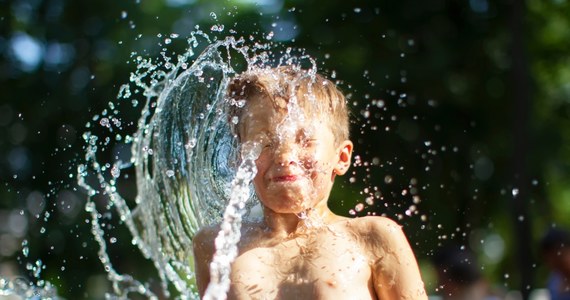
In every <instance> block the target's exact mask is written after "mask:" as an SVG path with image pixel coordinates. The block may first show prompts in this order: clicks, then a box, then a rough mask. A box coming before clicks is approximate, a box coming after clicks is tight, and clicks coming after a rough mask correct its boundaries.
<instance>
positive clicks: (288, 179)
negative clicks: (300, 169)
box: [271, 174, 300, 182]
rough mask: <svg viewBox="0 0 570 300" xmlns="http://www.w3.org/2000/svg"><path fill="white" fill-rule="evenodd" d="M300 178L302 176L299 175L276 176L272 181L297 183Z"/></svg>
mask: <svg viewBox="0 0 570 300" xmlns="http://www.w3.org/2000/svg"><path fill="white" fill-rule="evenodd" d="M299 178H300V176H298V175H293V174H291V175H280V176H275V177H273V178H271V181H274V182H292V181H296V180H298V179H299Z"/></svg>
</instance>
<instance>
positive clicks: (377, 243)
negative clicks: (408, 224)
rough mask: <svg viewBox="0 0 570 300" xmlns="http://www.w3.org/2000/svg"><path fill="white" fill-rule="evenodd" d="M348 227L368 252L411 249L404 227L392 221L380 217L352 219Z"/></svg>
mask: <svg viewBox="0 0 570 300" xmlns="http://www.w3.org/2000/svg"><path fill="white" fill-rule="evenodd" d="M346 226H347V228H349V230H350V231H352V233H353V234H354V235H355V236H356V237H357V239H358V240H360V241H362V242H363V243H364V244H365V245H366V248H368V250H372V251H374V252H376V253H379V252H383V251H386V250H388V249H391V250H394V249H398V248H400V247H409V246H408V245H409V244H408V240H407V238H406V236H405V235H404V232H403V231H402V227H401V226H400V225H399V224H398V223H396V222H395V221H394V220H392V219H389V218H386V217H379V216H367V217H360V218H355V219H350V220H349V221H347V224H346Z"/></svg>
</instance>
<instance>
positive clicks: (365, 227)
mask: <svg viewBox="0 0 570 300" xmlns="http://www.w3.org/2000/svg"><path fill="white" fill-rule="evenodd" d="M347 222H348V224H347V226H348V227H352V228H354V229H355V230H358V231H359V233H370V234H380V235H386V234H393V233H394V231H401V230H402V227H401V226H400V225H399V224H398V223H396V222H395V221H394V220H392V219H390V218H386V217H378V216H366V217H360V218H354V219H348V221H347Z"/></svg>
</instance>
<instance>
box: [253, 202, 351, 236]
mask: <svg viewBox="0 0 570 300" xmlns="http://www.w3.org/2000/svg"><path fill="white" fill-rule="evenodd" d="M263 214H264V221H265V224H266V226H267V229H268V230H269V232H270V234H271V235H272V236H274V237H282V238H287V237H294V236H295V235H296V234H301V233H306V232H307V230H311V229H316V228H320V227H322V226H324V225H327V224H330V223H331V222H334V221H336V220H338V219H340V218H341V217H339V216H337V215H335V214H334V213H333V212H332V211H331V210H330V209H329V208H328V206H327V202H326V201H321V202H319V203H318V204H317V205H316V206H315V207H313V208H309V209H307V210H305V211H302V212H300V213H299V214H290V213H288V214H281V213H276V212H275V211H273V210H271V209H268V208H266V207H264V208H263Z"/></svg>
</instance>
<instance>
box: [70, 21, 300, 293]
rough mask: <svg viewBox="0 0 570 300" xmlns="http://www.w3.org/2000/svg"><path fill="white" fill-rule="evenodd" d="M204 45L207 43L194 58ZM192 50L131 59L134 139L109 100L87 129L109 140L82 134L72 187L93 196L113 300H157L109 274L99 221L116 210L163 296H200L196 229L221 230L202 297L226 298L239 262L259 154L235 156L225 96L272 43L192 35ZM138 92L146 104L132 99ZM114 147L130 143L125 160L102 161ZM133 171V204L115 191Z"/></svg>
mask: <svg viewBox="0 0 570 300" xmlns="http://www.w3.org/2000/svg"><path fill="white" fill-rule="evenodd" d="M201 42H202V44H203V43H204V42H205V43H206V44H208V46H207V47H206V48H205V49H204V50H203V51H202V52H201V54H200V55H198V56H197V57H194V52H195V51H196V50H197V49H199V48H200V47H201V46H202V44H201ZM188 45H189V48H188V50H187V52H186V53H185V54H183V55H178V57H177V62H173V61H172V59H171V58H170V57H169V56H167V55H166V54H164V53H165V52H166V51H163V52H162V53H163V57H162V60H163V61H162V62H161V63H159V62H153V61H152V60H151V59H144V58H142V57H136V58H135V60H136V62H137V64H138V67H137V70H136V71H135V72H133V73H132V74H131V78H130V80H131V82H130V83H129V84H126V85H123V86H122V87H121V88H120V91H119V95H118V99H119V101H123V102H126V103H132V105H133V106H135V107H136V106H137V105H138V104H139V103H144V106H143V108H142V112H141V116H140V118H139V120H138V122H137V124H136V127H137V131H136V133H134V134H133V135H132V136H129V135H125V136H122V135H120V134H116V132H122V131H124V130H123V127H122V125H124V124H125V123H128V122H124V121H123V122H121V121H122V120H121V118H120V117H119V116H118V114H119V111H118V109H117V108H116V107H117V106H118V105H113V104H112V103H110V105H109V110H105V111H104V112H103V113H102V114H101V116H96V117H95V118H94V119H93V122H94V124H95V126H100V127H102V129H103V130H106V131H108V133H107V134H109V135H110V136H111V137H114V140H115V141H113V139H111V138H110V137H100V134H99V135H98V134H96V132H95V131H96V130H95V128H93V127H95V126H93V125H91V124H88V126H87V127H88V128H91V129H92V130H90V131H88V132H86V133H85V134H84V135H83V138H84V140H85V143H86V148H85V150H86V151H85V153H86V154H85V163H83V164H81V165H79V166H78V182H79V184H80V186H82V187H83V188H85V189H86V190H87V192H88V195H89V200H88V202H87V204H86V210H87V211H88V212H89V213H90V215H91V220H90V224H91V226H92V233H93V235H94V236H95V240H96V241H97V242H98V244H99V246H100V249H99V252H98V255H99V259H100V260H101V262H102V263H103V265H104V267H105V270H106V271H107V277H108V278H109V280H110V281H111V282H112V286H113V292H114V295H112V297H116V298H120V299H124V298H127V297H128V295H129V294H130V293H138V294H142V295H144V296H146V297H148V298H151V299H153V298H158V297H159V295H158V294H157V293H156V292H155V291H151V289H150V288H149V286H148V284H146V283H142V282H140V281H138V280H137V279H135V278H134V277H132V276H130V275H127V274H120V272H118V271H117V270H116V269H115V268H114V267H113V264H112V262H111V259H110V257H109V256H108V253H107V247H108V244H107V240H109V238H106V236H107V235H108V234H109V233H108V231H109V230H108V229H106V228H105V224H102V223H104V222H102V219H103V218H104V216H105V215H106V214H107V213H109V212H111V211H112V210H114V211H115V213H116V214H118V216H119V218H120V222H121V223H123V224H125V225H126V227H127V228H128V230H129V231H130V233H131V235H132V237H133V239H132V244H133V245H136V246H138V248H139V249H140V250H141V252H142V254H143V255H144V256H145V257H146V258H148V259H150V260H151V261H152V262H153V264H154V266H155V268H156V270H158V275H159V277H160V279H161V282H162V284H161V286H162V293H164V294H165V295H166V296H167V297H170V293H169V286H170V285H172V286H174V288H175V289H176V290H177V291H178V293H179V294H180V295H179V297H180V298H182V299H188V298H190V299H192V298H197V293H196V287H195V284H194V273H193V253H192V237H193V236H194V235H195V233H196V231H197V230H198V229H199V228H200V227H203V226H206V225H211V224H215V223H222V225H221V228H222V230H221V231H220V234H219V236H218V238H217V239H216V249H217V252H216V255H215V256H214V261H213V263H212V267H211V271H212V275H211V279H212V280H211V282H212V283H211V286H210V288H209V289H208V292H207V296H206V297H207V298H210V299H220V298H225V294H226V292H227V290H228V288H229V266H230V263H231V262H232V261H233V259H234V258H235V257H236V256H237V242H238V241H239V238H240V233H239V231H240V227H241V220H242V217H243V216H244V215H246V213H247V211H248V210H249V208H250V207H251V206H253V205H254V203H253V201H248V199H251V198H252V195H253V189H252V188H251V186H250V182H251V180H252V179H253V177H254V176H255V172H256V170H255V159H256V158H257V155H258V154H259V151H260V150H259V145H255V144H251V145H248V144H246V145H244V147H243V148H242V149H241V151H238V148H237V140H236V138H235V137H234V135H233V134H232V133H231V130H230V126H229V122H231V120H229V119H228V116H227V113H226V110H227V106H228V105H231V103H229V102H228V99H226V97H225V94H226V89H227V85H228V83H229V80H230V78H231V77H233V76H234V75H235V74H237V73H238V71H236V68H237V67H236V66H239V65H242V66H244V67H245V68H247V69H252V68H258V67H263V66H267V65H268V62H269V58H270V56H271V55H273V53H272V52H271V51H270V44H262V43H255V44H253V45H246V43H245V40H244V39H235V38H234V37H227V38H225V39H215V41H214V42H212V41H211V40H210V38H209V37H208V36H207V35H206V34H205V33H203V32H200V31H196V32H194V33H193V34H192V36H191V37H190V38H189V39H188ZM282 54H283V56H282V57H281V58H280V60H279V62H278V64H279V65H281V64H291V63H294V62H297V61H298V60H300V59H304V58H303V57H300V58H299V57H295V56H293V55H291V49H288V50H287V51H286V52H284V53H282ZM141 95H142V96H144V99H143V100H142V101H140V99H137V97H140V96H141ZM119 104H120V103H119ZM234 105H236V104H235V103H234ZM92 126H93V127H92ZM98 129H101V128H98ZM114 130H115V131H114ZM113 134H116V135H113ZM114 142H120V143H123V144H126V145H130V146H131V154H130V157H129V158H128V159H125V158H124V157H123V158H122V159H119V156H121V155H116V154H115V153H114V154H115V158H114V159H112V160H113V162H110V163H102V161H104V158H102V157H105V155H102V153H105V152H109V151H111V150H110V149H111V148H113V147H112V144H113V143H114ZM238 155H241V156H242V157H238ZM133 168H134V173H135V175H136V187H137V196H136V198H135V199H134V201H133V200H132V199H128V198H124V197H123V196H122V195H121V194H120V193H119V192H118V190H119V189H118V187H117V185H118V184H119V182H120V181H121V180H123V179H124V178H126V177H127V176H128V173H129V171H130V172H131V173H132V172H133V171H132V169H133ZM224 210H225V212H224ZM222 212H223V213H222Z"/></svg>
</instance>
